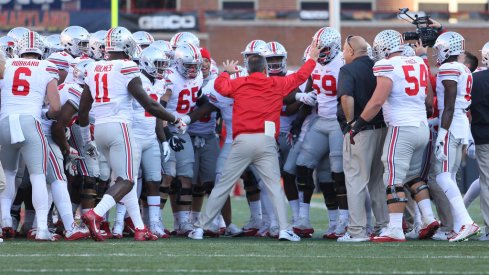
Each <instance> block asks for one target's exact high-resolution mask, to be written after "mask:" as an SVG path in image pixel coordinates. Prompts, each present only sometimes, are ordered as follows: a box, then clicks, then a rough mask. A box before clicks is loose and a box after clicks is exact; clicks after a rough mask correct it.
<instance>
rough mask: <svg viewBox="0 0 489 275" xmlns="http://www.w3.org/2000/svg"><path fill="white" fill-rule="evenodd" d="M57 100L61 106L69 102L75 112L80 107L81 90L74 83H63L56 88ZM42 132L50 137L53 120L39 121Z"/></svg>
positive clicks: (45, 107) (46, 107)
mask: <svg viewBox="0 0 489 275" xmlns="http://www.w3.org/2000/svg"><path fill="white" fill-rule="evenodd" d="M58 91H59V99H60V102H61V106H63V105H64V104H65V103H66V102H69V103H70V104H71V105H72V106H73V107H74V108H75V109H76V110H77V111H78V108H79V106H80V97H81V94H82V92H83V88H82V87H81V86H80V85H78V84H76V83H63V84H61V85H59V86H58ZM48 108H49V106H48V105H46V106H44V108H43V109H48ZM41 125H42V131H43V132H44V134H45V135H48V136H50V135H51V126H52V125H53V120H50V119H42V120H41Z"/></svg>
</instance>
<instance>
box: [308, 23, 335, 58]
mask: <svg viewBox="0 0 489 275" xmlns="http://www.w3.org/2000/svg"><path fill="white" fill-rule="evenodd" d="M312 38H313V40H314V41H316V45H317V46H320V47H321V49H322V50H321V53H320V55H319V58H318V60H317V62H318V63H319V64H321V65H326V64H328V63H329V62H331V61H332V60H333V59H334V58H335V57H336V56H337V55H338V53H339V52H340V51H341V34H340V33H339V32H338V31H337V30H336V29H335V28H331V27H325V28H321V29H319V30H318V31H317V32H316V34H314V36H313V37H312Z"/></svg>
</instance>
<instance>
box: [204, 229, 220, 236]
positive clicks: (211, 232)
mask: <svg viewBox="0 0 489 275" xmlns="http://www.w3.org/2000/svg"><path fill="white" fill-rule="evenodd" d="M220 235H222V234H221V230H220V229H219V231H211V230H204V236H206V237H211V238H219V236H220Z"/></svg>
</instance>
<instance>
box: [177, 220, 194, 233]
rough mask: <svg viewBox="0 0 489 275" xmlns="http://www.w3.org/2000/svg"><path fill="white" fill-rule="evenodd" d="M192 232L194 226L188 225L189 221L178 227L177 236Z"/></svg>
mask: <svg viewBox="0 0 489 275" xmlns="http://www.w3.org/2000/svg"><path fill="white" fill-rule="evenodd" d="M192 230H194V226H193V225H192V224H191V223H190V221H183V222H181V223H180V224H179V225H178V229H177V235H181V236H182V235H187V234H188V233H190V232H191V231H192Z"/></svg>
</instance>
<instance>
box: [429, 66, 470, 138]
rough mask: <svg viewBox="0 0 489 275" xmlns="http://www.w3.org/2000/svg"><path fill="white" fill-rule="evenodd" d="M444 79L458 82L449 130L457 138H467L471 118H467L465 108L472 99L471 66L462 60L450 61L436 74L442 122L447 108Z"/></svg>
mask: <svg viewBox="0 0 489 275" xmlns="http://www.w3.org/2000/svg"><path fill="white" fill-rule="evenodd" d="M443 80H452V81H455V82H457V97H456V99H455V111H454V113H453V120H452V124H451V125H450V129H449V130H450V132H451V133H452V134H453V135H454V136H455V137H456V138H461V139H466V137H467V131H468V129H469V119H468V118H467V115H466V114H465V111H464V109H466V108H467V107H469V105H470V101H471V98H470V92H471V90H472V73H471V72H470V70H469V68H467V67H466V66H465V65H464V64H462V63H460V62H448V63H444V64H442V65H441V66H440V68H439V70H438V74H437V76H436V96H437V101H438V110H439V115H438V118H439V119H440V123H441V117H442V115H443V109H444V108H445V105H444V104H445V87H444V86H443V83H442V81H443ZM440 125H441V124H440Z"/></svg>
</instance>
